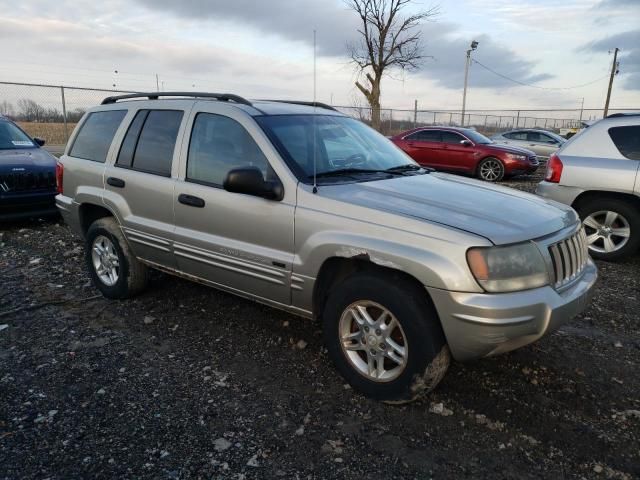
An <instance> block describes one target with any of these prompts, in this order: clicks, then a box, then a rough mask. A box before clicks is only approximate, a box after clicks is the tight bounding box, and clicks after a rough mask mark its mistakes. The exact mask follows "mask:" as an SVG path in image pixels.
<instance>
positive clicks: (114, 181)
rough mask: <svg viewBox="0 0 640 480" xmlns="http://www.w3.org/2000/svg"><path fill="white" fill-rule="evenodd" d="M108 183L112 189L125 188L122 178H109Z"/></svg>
mask: <svg viewBox="0 0 640 480" xmlns="http://www.w3.org/2000/svg"><path fill="white" fill-rule="evenodd" d="M107 183H108V184H109V185H111V186H112V187H116V188H124V180H122V179H121V178H116V177H109V178H107Z"/></svg>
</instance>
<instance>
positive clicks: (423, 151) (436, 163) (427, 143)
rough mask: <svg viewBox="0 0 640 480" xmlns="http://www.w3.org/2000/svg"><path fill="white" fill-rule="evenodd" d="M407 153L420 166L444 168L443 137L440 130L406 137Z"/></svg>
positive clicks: (419, 132) (421, 131)
mask: <svg viewBox="0 0 640 480" xmlns="http://www.w3.org/2000/svg"><path fill="white" fill-rule="evenodd" d="M403 141H404V145H405V149H404V150H405V152H407V153H408V154H409V156H410V157H411V158H413V159H414V160H415V161H416V162H418V163H419V164H420V165H424V166H426V167H434V168H438V167H441V166H442V148H443V145H442V137H441V134H440V131H439V130H420V131H418V132H414V133H412V134H411V135H408V136H406V137H404V139H403Z"/></svg>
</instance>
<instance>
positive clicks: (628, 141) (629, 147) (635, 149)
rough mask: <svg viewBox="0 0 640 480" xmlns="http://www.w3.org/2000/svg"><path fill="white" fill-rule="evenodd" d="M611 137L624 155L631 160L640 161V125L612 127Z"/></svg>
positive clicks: (610, 130)
mask: <svg viewBox="0 0 640 480" xmlns="http://www.w3.org/2000/svg"><path fill="white" fill-rule="evenodd" d="M609 136H610V137H611V140H613V143H614V144H615V146H616V148H617V149H618V150H619V151H620V153H621V154H622V155H624V156H625V157H627V158H629V159H631V160H640V125H630V126H627V127H612V128H610V129H609Z"/></svg>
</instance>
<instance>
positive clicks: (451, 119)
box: [449, 112, 453, 125]
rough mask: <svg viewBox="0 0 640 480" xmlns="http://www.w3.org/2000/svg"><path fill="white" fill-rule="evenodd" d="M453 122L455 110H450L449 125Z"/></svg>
mask: <svg viewBox="0 0 640 480" xmlns="http://www.w3.org/2000/svg"><path fill="white" fill-rule="evenodd" d="M452 123H453V112H449V125H451V124H452Z"/></svg>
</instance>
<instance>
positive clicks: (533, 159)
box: [529, 155, 540, 166]
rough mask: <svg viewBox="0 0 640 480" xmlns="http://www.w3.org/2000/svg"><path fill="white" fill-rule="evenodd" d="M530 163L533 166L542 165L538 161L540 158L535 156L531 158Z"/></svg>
mask: <svg viewBox="0 0 640 480" xmlns="http://www.w3.org/2000/svg"><path fill="white" fill-rule="evenodd" d="M529 163H530V164H531V165H533V166H538V165H540V162H539V161H538V157H536V156H535V155H533V156H531V157H529Z"/></svg>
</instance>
